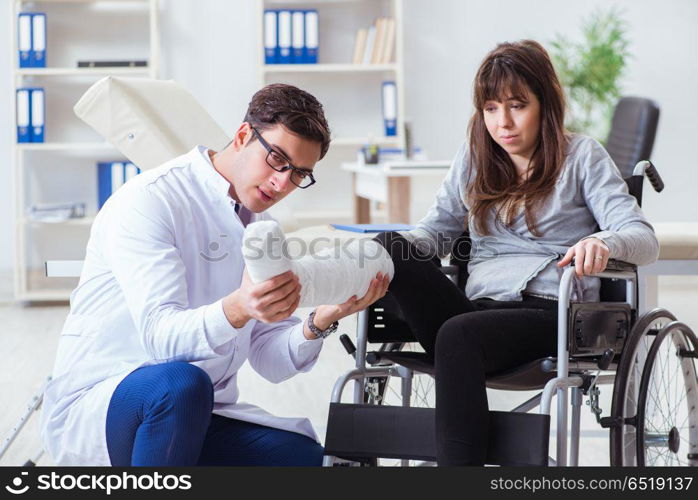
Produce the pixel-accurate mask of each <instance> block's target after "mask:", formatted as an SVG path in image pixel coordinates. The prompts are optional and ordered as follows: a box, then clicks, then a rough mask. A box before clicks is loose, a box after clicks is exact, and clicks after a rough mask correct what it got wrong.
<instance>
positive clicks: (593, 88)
mask: <svg viewBox="0 0 698 500" xmlns="http://www.w3.org/2000/svg"><path fill="white" fill-rule="evenodd" d="M582 35H583V36H582V40H581V41H580V42H574V41H572V40H570V39H569V38H567V37H565V36H562V35H560V34H558V35H557V37H556V38H555V40H553V41H552V42H551V47H552V51H551V57H552V59H553V63H554V64H555V66H556V69H557V73H558V76H559V77H560V81H561V84H562V86H563V88H564V90H565V93H566V95H567V100H568V108H569V113H568V123H567V124H566V125H567V128H568V129H569V130H571V131H573V132H581V133H584V134H587V135H590V136H592V137H595V138H597V139H598V140H600V141H602V142H603V141H604V140H605V139H606V136H607V135H608V131H609V128H610V124H611V117H612V115H613V109H614V107H615V105H616V103H617V101H618V98H619V97H620V95H621V87H620V80H621V78H622V76H623V71H624V70H625V67H626V64H627V60H628V58H629V57H631V56H630V53H629V52H628V45H629V42H628V38H627V27H626V23H625V21H624V20H623V18H622V16H621V13H620V12H619V11H618V10H617V9H615V8H613V9H611V10H609V11H605V12H604V11H602V10H596V11H594V12H592V14H591V15H590V16H589V17H587V18H586V19H585V20H583V22H582Z"/></svg>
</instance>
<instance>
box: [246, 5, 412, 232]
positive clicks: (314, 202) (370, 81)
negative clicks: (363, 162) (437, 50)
mask: <svg viewBox="0 0 698 500" xmlns="http://www.w3.org/2000/svg"><path fill="white" fill-rule="evenodd" d="M257 4H258V12H257V17H258V26H259V37H258V47H259V49H258V52H259V82H260V87H262V86H264V85H267V84H269V83H276V82H283V83H290V84H294V85H297V86H299V87H300V88H303V89H304V90H307V91H309V92H311V93H312V94H313V95H315V96H316V97H317V98H318V99H319V100H320V102H322V104H323V106H324V107H325V111H326V115H327V118H328V121H329V122H330V128H331V129H332V143H331V146H330V151H329V152H328V155H327V157H326V158H325V159H324V160H323V161H322V162H321V165H318V167H317V169H316V171H317V172H318V175H317V176H316V177H318V184H317V187H315V186H314V187H313V188H312V189H313V190H314V192H313V194H312V196H310V195H308V196H306V194H305V193H303V194H301V195H300V196H298V195H295V196H294V197H289V198H287V199H286V200H283V201H282V202H281V204H280V205H279V207H278V209H277V210H276V211H274V210H272V212H273V213H274V215H276V216H277V217H279V218H280V219H282V222H283V217H281V215H282V214H289V213H291V214H293V219H294V223H295V225H299V226H304V225H311V224H317V223H320V222H339V221H343V222H349V221H351V219H352V217H353V211H352V210H351V208H350V207H352V206H353V203H352V197H351V182H352V180H351V176H350V175H349V174H348V173H346V172H342V171H341V169H340V165H341V164H342V163H343V162H346V161H352V160H355V158H356V154H357V150H358V148H360V147H361V146H364V145H366V144H367V143H368V142H369V141H370V142H373V143H376V144H379V145H380V146H385V147H395V148H402V149H404V147H405V136H404V123H405V111H406V110H405V85H404V52H403V0H257ZM266 9H290V10H293V9H316V10H317V11H318V15H319V25H320V27H319V60H318V64H265V61H264V50H263V47H264V11H265V10H266ZM386 16H388V17H392V18H394V19H395V50H394V55H393V61H392V62H390V63H387V64H351V63H350V62H349V61H351V59H352V50H353V44H354V42H355V35H356V31H357V30H358V29H359V28H367V27H368V26H369V25H371V24H372V23H373V22H374V20H375V18H377V17H386ZM384 80H392V81H394V82H395V84H396V87H397V135H396V136H394V137H386V136H385V134H384V132H383V118H382V108H381V88H382V82H383V81H384ZM340 190H341V192H340ZM316 207H322V208H321V209H319V210H318V209H317V208H316ZM318 212H321V213H322V214H326V216H325V217H324V218H323V217H322V215H321V214H319V213H318Z"/></svg>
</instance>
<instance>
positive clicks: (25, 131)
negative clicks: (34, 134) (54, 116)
mask: <svg viewBox="0 0 698 500" xmlns="http://www.w3.org/2000/svg"><path fill="white" fill-rule="evenodd" d="M30 101H31V98H30V94H29V89H17V113H16V114H17V142H18V143H25V142H31V131H30V129H29V127H30V126H31V103H30Z"/></svg>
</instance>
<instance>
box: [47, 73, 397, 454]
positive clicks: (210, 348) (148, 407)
mask: <svg viewBox="0 0 698 500" xmlns="http://www.w3.org/2000/svg"><path fill="white" fill-rule="evenodd" d="M329 143H330V132H329V128H328V125H327V121H326V120H325V116H324V112H323V108H322V105H321V104H320V103H319V102H318V101H317V100H316V99H315V98H314V97H313V96H311V95H310V94H308V93H307V92H304V91H302V90H300V89H298V88H296V87H293V86H290V85H281V84H275V85H269V86H267V87H265V88H263V89H262V90H260V91H259V92H257V93H256V94H255V95H254V96H253V98H252V101H251V102H250V104H249V108H248V110H247V114H246V116H245V118H244V123H243V124H242V125H241V126H240V127H239V128H238V130H237V131H236V133H235V136H234V138H233V140H232V141H231V142H230V144H229V145H228V146H226V147H225V148H224V149H223V150H222V151H220V152H214V151H211V150H209V149H207V148H206V147H203V146H197V147H196V148H194V149H193V150H192V151H190V152H189V153H187V154H185V155H183V156H180V157H178V158H175V159H173V160H171V161H169V162H167V163H165V164H164V165H162V166H160V167H158V168H156V169H153V170H150V171H148V172H145V173H143V174H141V175H139V176H137V177H135V178H134V179H133V180H131V181H129V182H128V183H126V184H125V185H124V186H123V187H122V188H120V189H119V190H118V192H116V193H115V194H114V195H113V196H112V197H111V198H110V199H109V201H107V203H106V204H105V205H104V207H103V208H102V209H101V210H100V212H99V214H98V215H97V218H96V220H95V222H94V225H93V226H92V232H91V234H90V240H89V242H88V244H87V250H86V258H85V264H84V267H83V271H82V275H81V276H80V282H79V284H78V287H77V288H76V289H75V291H74V292H73V294H72V295H71V299H70V314H69V315H68V318H67V320H66V322H65V325H64V327H63V331H62V333H61V339H60V342H59V346H58V354H57V359H56V365H55V368H54V371H53V376H54V378H53V380H52V381H51V383H50V384H49V386H48V387H47V389H46V392H45V400H44V401H45V402H44V409H43V413H42V437H43V440H44V445H45V448H46V450H47V451H48V452H49V453H50V455H51V457H52V458H53V460H54V461H55V463H56V464H59V465H115V466H129V465H142V466H168V465H172V466H184V465H197V464H198V465H320V464H321V462H322V454H323V450H322V447H321V446H320V445H319V444H318V443H317V438H316V436H315V433H314V431H313V429H312V427H311V425H310V423H309V421H308V420H307V419H291V418H277V417H274V416H272V415H270V414H268V413H266V412H264V411H263V410H261V409H259V408H256V407H254V406H252V405H248V404H241V403H238V389H237V385H236V373H237V371H238V369H239V368H240V366H241V365H242V364H243V362H244V361H245V360H249V362H250V364H251V366H252V368H253V369H254V370H256V371H257V372H258V373H259V374H261V375H262V376H263V377H264V378H266V379H267V380H270V381H272V382H281V381H283V380H286V379H287V378H289V377H292V376H293V375H295V374H297V373H299V372H306V371H308V370H310V368H311V367H312V366H313V365H314V364H315V362H316V360H317V357H318V354H319V352H320V349H321V347H322V342H323V340H322V339H323V338H324V337H325V336H326V335H328V334H329V333H331V332H332V331H334V330H336V328H337V321H338V320H339V319H340V318H342V317H344V316H347V315H349V314H352V313H354V312H356V311H358V310H361V309H363V308H365V307H366V306H367V305H369V304H371V303H372V302H374V301H375V300H377V299H378V298H379V297H382V296H383V295H384V294H385V292H386V290H387V287H388V281H387V278H383V277H381V276H380V275H379V276H377V277H376V278H375V279H374V280H373V281H372V284H371V287H370V288H369V290H368V292H367V293H366V295H365V296H364V297H362V298H356V297H353V298H352V299H350V300H349V301H347V302H346V303H344V304H341V305H327V306H320V307H318V308H317V309H315V311H313V313H312V314H311V315H310V316H309V317H308V318H307V319H306V320H305V321H301V320H300V319H297V318H294V317H291V314H292V313H293V311H294V310H295V309H296V307H297V305H298V302H299V299H300V286H299V283H298V279H297V277H296V276H295V275H293V274H292V273H291V272H288V273H285V274H282V275H279V276H276V277H274V278H272V279H270V280H268V281H265V282H263V283H259V284H253V283H252V282H251V281H250V280H249V278H248V277H247V273H246V272H245V271H244V262H243V259H242V253H241V246H242V235H243V230H244V227H245V225H246V224H247V223H249V222H253V221H259V220H267V219H269V218H270V217H269V216H268V215H267V214H266V213H265V211H266V210H267V209H268V208H269V207H271V206H273V205H274V204H275V203H278V202H279V201H280V200H282V199H283V198H284V197H286V196H287V195H289V194H290V193H291V192H292V191H294V190H295V189H297V188H301V189H305V188H310V187H311V186H312V185H313V184H314V183H315V179H314V176H313V168H314V166H315V164H316V163H317V162H318V161H319V160H320V159H322V157H323V156H324V155H325V153H326V152H327V149H328V147H329Z"/></svg>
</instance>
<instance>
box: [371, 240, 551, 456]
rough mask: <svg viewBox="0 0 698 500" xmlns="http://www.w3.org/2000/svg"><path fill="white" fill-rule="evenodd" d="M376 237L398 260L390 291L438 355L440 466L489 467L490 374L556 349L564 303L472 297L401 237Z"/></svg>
mask: <svg viewBox="0 0 698 500" xmlns="http://www.w3.org/2000/svg"><path fill="white" fill-rule="evenodd" d="M376 241H378V242H379V243H381V245H383V246H384V247H385V248H386V250H387V251H388V253H390V255H391V257H392V260H393V263H394V265H395V277H394V278H393V281H392V282H391V283H390V287H389V288H388V291H389V292H390V294H391V295H392V296H393V298H395V300H396V301H397V302H398V304H399V306H400V308H401V309H402V313H403V315H404V319H405V321H406V322H407V324H408V326H409V327H410V329H411V330H412V333H413V334H414V336H415V337H416V338H417V340H418V341H419V343H420V344H421V345H422V347H423V348H424V350H425V351H426V352H427V353H429V354H432V355H433V356H434V363H435V368H436V377H435V379H436V453H437V461H438V464H439V465H482V464H484V462H485V456H486V453H487V444H488V441H489V437H488V422H489V416H488V411H489V408H488V405H487V393H486V390H485V375H486V374H490V373H494V372H498V371H501V370H505V369H508V368H513V367H515V366H518V365H521V364H524V363H526V362H529V361H533V360H535V359H537V358H541V357H545V356H550V355H553V354H554V353H555V352H556V345H557V341H556V337H557V335H556V333H557V301H554V300H546V299H542V298H537V297H531V296H524V298H523V301H522V302H504V301H495V300H491V299H476V300H473V301H471V300H469V299H468V298H467V297H466V296H465V293H464V292H463V290H460V289H459V288H458V287H457V286H456V285H454V284H453V282H452V281H451V280H449V279H448V278H447V277H446V276H445V275H444V274H443V273H442V272H441V271H440V270H439V268H438V267H437V265H436V263H435V262H434V261H432V260H426V259H424V258H420V257H419V255H418V252H417V249H416V248H415V247H414V246H412V245H410V244H409V243H408V241H407V240H405V239H404V238H403V237H402V236H400V235H399V234H397V233H382V234H380V235H379V236H377V237H376ZM503 272H506V269H504V270H503Z"/></svg>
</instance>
